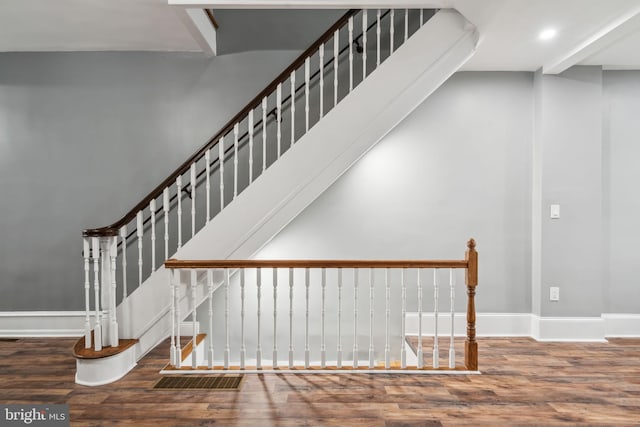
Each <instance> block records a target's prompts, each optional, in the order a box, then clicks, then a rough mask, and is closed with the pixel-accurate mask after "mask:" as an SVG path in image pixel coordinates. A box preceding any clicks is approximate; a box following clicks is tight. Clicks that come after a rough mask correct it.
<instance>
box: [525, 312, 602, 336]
mask: <svg viewBox="0 0 640 427" xmlns="http://www.w3.org/2000/svg"><path fill="white" fill-rule="evenodd" d="M531 337H532V338H534V339H535V340H536V341H578V342H605V341H606V339H605V328H604V320H603V318H602V317H540V316H537V315H535V314H532V315H531Z"/></svg>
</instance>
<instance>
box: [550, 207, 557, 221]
mask: <svg viewBox="0 0 640 427" xmlns="http://www.w3.org/2000/svg"><path fill="white" fill-rule="evenodd" d="M549 216H550V217H551V219H559V218H560V205H551V206H550V207H549Z"/></svg>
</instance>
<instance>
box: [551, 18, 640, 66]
mask: <svg viewBox="0 0 640 427" xmlns="http://www.w3.org/2000/svg"><path fill="white" fill-rule="evenodd" d="M639 27H640V6H637V7H634V8H631V9H629V10H627V11H626V12H625V13H623V14H622V15H620V16H618V17H617V18H616V19H614V20H613V21H610V22H609V23H607V24H606V25H605V26H603V27H600V28H599V29H598V30H597V31H595V32H594V33H593V34H591V35H590V36H589V37H587V38H586V39H585V40H583V41H582V42H580V43H578V44H577V45H575V46H574V47H572V48H571V49H570V50H569V51H567V52H566V53H564V54H563V55H562V56H560V57H558V58H555V59H554V60H552V61H550V62H548V63H546V64H544V65H543V66H542V72H543V73H544V74H560V73H562V72H563V71H565V70H567V69H569V68H571V67H572V66H574V65H577V64H579V63H580V62H581V61H583V60H585V59H586V58H588V57H590V56H591V55H594V54H596V53H598V52H600V51H601V50H603V49H605V48H607V47H609V46H611V45H612V44H613V43H615V42H616V41H618V40H620V39H621V38H622V37H624V36H626V35H628V34H630V33H632V32H634V31H637V30H638V28H639Z"/></svg>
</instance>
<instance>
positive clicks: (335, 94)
mask: <svg viewBox="0 0 640 427" xmlns="http://www.w3.org/2000/svg"><path fill="white" fill-rule="evenodd" d="M339 54H340V30H336V32H335V33H333V106H334V107H335V106H336V105H338V60H339V58H338V55H339Z"/></svg>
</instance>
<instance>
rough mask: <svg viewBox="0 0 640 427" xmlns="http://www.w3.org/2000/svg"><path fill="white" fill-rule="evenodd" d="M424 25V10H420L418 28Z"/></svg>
mask: <svg viewBox="0 0 640 427" xmlns="http://www.w3.org/2000/svg"><path fill="white" fill-rule="evenodd" d="M422 24H424V9H420V25H419V26H420V27H422Z"/></svg>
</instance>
